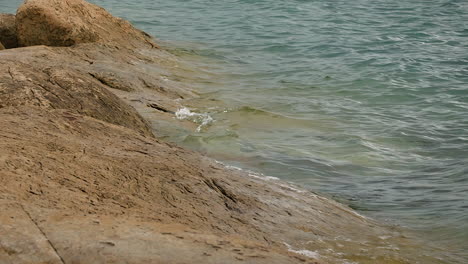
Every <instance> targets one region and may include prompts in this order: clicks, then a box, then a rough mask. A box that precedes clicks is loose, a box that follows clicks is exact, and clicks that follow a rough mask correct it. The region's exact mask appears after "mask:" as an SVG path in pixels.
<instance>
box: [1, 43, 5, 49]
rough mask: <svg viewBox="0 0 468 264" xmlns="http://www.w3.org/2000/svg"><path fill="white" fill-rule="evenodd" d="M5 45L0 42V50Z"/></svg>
mask: <svg viewBox="0 0 468 264" xmlns="http://www.w3.org/2000/svg"><path fill="white" fill-rule="evenodd" d="M4 49H5V47H4V46H3V44H2V43H1V42H0V50H4Z"/></svg>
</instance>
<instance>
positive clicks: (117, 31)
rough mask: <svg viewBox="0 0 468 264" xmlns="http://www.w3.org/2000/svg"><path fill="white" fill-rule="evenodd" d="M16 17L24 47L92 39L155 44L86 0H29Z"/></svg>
mask: <svg viewBox="0 0 468 264" xmlns="http://www.w3.org/2000/svg"><path fill="white" fill-rule="evenodd" d="M16 20H17V30H18V42H19V45H20V46H23V47H24V46H33V45H47V46H64V47H68V46H73V45H76V44H79V43H91V42H100V43H114V44H117V45H118V46H120V47H136V46H142V45H143V46H148V47H156V44H154V42H153V40H152V38H151V37H150V36H149V35H148V34H146V33H144V32H143V31H141V30H138V29H136V28H134V27H133V26H132V25H131V24H130V23H129V22H127V21H125V20H123V19H120V18H116V17H114V16H112V15H111V14H109V13H108V12H107V11H106V10H104V9H103V8H101V7H98V6H96V5H94V4H91V3H88V2H86V1H83V0H28V1H26V2H25V3H24V4H23V5H22V6H20V8H19V9H18V12H17V15H16Z"/></svg>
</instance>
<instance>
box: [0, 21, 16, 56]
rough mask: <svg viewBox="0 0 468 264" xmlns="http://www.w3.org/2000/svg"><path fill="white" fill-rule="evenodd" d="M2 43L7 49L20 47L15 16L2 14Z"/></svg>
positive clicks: (0, 40)
mask: <svg viewBox="0 0 468 264" xmlns="http://www.w3.org/2000/svg"><path fill="white" fill-rule="evenodd" d="M0 42H1V43H2V44H3V46H4V47H5V48H7V49H12V48H16V47H18V40H17V37H16V21H15V15H11V14H0Z"/></svg>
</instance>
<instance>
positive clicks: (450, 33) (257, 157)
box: [0, 0, 468, 259]
mask: <svg viewBox="0 0 468 264" xmlns="http://www.w3.org/2000/svg"><path fill="white" fill-rule="evenodd" d="M3 1H4V0H2V3H0V8H2V10H5V7H7V10H6V11H10V12H11V11H12V10H13V7H16V6H17V5H18V4H19V2H20V1H16V2H15V1H8V3H7V4H5V3H3ZM93 2H95V3H97V4H99V5H101V6H104V7H105V8H107V9H108V10H110V11H111V12H112V13H114V14H116V15H118V16H121V17H123V18H126V19H128V20H130V21H131V22H132V23H134V24H135V25H136V26H137V27H139V28H141V29H143V30H145V31H147V32H149V33H151V34H152V35H154V36H156V37H157V38H158V39H160V40H161V41H164V42H165V43H166V45H167V46H168V47H171V48H172V52H173V53H174V54H177V55H178V56H180V57H182V58H186V59H187V60H188V61H191V62H192V63H193V64H195V65H197V66H198V67H199V70H200V72H201V73H200V75H199V76H198V77H197V78H193V77H192V78H188V79H187V80H190V81H191V82H192V85H193V87H194V88H196V89H197V90H198V91H199V92H200V93H201V96H200V98H198V99H197V100H192V101H187V102H183V103H184V104H185V105H186V106H187V107H189V108H190V109H191V110H192V111H193V112H200V113H206V114H208V115H210V116H211V117H212V118H213V120H214V121H213V122H212V123H211V124H209V125H206V126H203V127H201V131H200V132H197V131H183V132H179V133H177V134H176V135H175V136H174V135H172V136H168V139H169V140H173V141H176V142H178V143H180V144H182V145H185V146H189V147H191V148H194V149H197V150H200V151H203V152H206V153H208V154H209V155H211V156H214V157H216V158H218V159H220V160H224V161H227V162H229V163H231V164H235V165H238V166H240V167H243V168H248V169H252V170H255V171H258V172H261V173H263V174H265V175H269V176H276V177H279V178H281V179H285V180H288V181H291V182H294V183H297V184H300V185H302V186H304V187H306V188H308V189H311V190H314V191H318V192H321V193H326V194H328V195H331V196H333V197H335V198H336V199H338V200H340V201H343V202H344V203H347V204H349V205H350V206H352V207H354V208H356V209H357V210H359V211H360V212H362V213H364V214H366V215H370V216H372V217H376V218H378V219H381V220H385V221H389V222H390V223H394V224H398V225H402V226H407V227H409V228H410V229H412V230H416V231H420V232H421V234H424V235H425V236H427V237H429V238H430V239H432V240H438V241H440V242H441V243H446V244H448V245H449V247H450V248H451V250H452V251H453V252H455V253H458V254H460V255H464V254H466V253H465V252H467V251H468V2H467V1H457V0H444V1H442V0H426V1H413V0H410V1H396V0H386V1H383V0H375V1H370V0H356V1H342V0H336V1H324V0H308V1H306V0H290V1H280V0H269V1H265V0H256V1H253V0H236V1H235V0H219V1H207V0H184V1H181V0H172V1H162V0H139V1H130V0H94V1H93ZM8 8H9V9H8ZM174 47H177V48H174ZM168 135H169V133H168ZM464 256H465V257H466V258H467V259H468V257H467V256H466V255H464Z"/></svg>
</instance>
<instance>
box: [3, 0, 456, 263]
mask: <svg viewBox="0 0 468 264" xmlns="http://www.w3.org/2000/svg"><path fill="white" fill-rule="evenodd" d="M51 6H54V7H56V8H58V10H59V15H57V13H54V11H52V10H51ZM82 10H86V12H87V15H86V16H84V17H79V16H77V14H81V13H82ZM15 23H16V29H17V31H18V32H16V34H17V36H18V40H19V43H20V46H23V47H21V48H11V49H7V50H2V51H0V60H2V65H1V66H0V67H1V69H2V71H0V72H1V73H0V115H1V118H0V126H1V127H2V130H1V131H0V137H1V138H2V142H1V144H2V148H1V150H0V171H1V174H0V182H1V183H2V185H1V187H0V190H1V192H0V193H1V195H0V207H1V208H2V209H1V210H2V212H4V214H2V216H1V218H0V223H1V225H0V232H1V233H2V234H4V236H2V237H1V238H0V249H1V250H0V260H1V262H2V263H3V262H5V263H41V262H43V263H123V262H127V263H245V262H247V263H376V261H377V262H379V263H418V262H420V263H453V262H450V260H448V262H445V261H442V260H439V259H438V256H433V255H432V254H431V250H432V249H431V248H429V247H428V246H427V245H423V244H420V241H417V240H412V239H411V238H408V237H407V236H406V235H405V234H404V233H402V232H401V231H400V230H396V229H392V228H390V227H386V226H384V225H381V224H379V223H377V222H375V221H374V220H372V219H369V218H366V217H362V216H360V215H359V214H358V213H356V212H355V211H353V210H352V209H350V208H348V207H346V206H344V205H341V204H339V203H337V202H335V201H332V200H330V199H327V198H324V197H321V196H318V195H315V194H312V193H310V192H308V191H303V192H297V190H295V189H296V187H294V186H289V184H288V183H286V182H282V181H279V184H272V183H270V182H268V181H265V180H264V179H262V178H256V177H250V176H249V175H248V174H249V173H248V172H245V171H235V170H232V169H229V168H227V167H226V166H224V165H222V164H219V163H217V162H215V161H214V160H212V159H210V158H207V157H205V156H202V155H201V154H199V153H196V152H192V151H188V150H185V149H182V148H180V147H177V146H175V145H173V144H169V143H166V142H164V141H162V140H159V139H158V138H157V137H155V136H154V135H153V133H155V131H156V133H157V128H156V129H154V127H153V128H152V127H151V126H150V124H148V119H147V116H148V115H151V117H152V118H158V119H159V120H161V121H163V122H164V123H166V124H168V125H169V124H171V123H174V113H176V112H177V110H178V109H180V108H181V107H182V106H181V105H180V104H179V102H178V100H180V99H184V98H191V97H196V93H195V92H193V91H191V90H190V87H180V83H177V82H172V81H171V80H170V79H168V78H165V76H168V75H171V70H173V69H175V68H177V67H178V62H177V60H178V59H177V57H175V56H174V55H172V54H170V53H168V52H166V51H164V50H163V49H161V48H159V47H158V45H157V44H155V43H154V41H153V39H152V38H151V37H150V36H149V35H147V34H146V33H144V32H142V31H139V30H137V29H135V28H133V27H132V26H131V25H130V24H129V23H128V22H125V21H122V20H121V19H117V18H114V17H112V16H111V15H110V14H108V13H107V12H106V11H105V10H104V9H101V8H98V7H96V6H94V5H91V4H88V3H86V2H84V1H81V0H66V1H59V0H30V1H28V3H26V4H24V5H23V6H21V7H20V9H19V10H18V14H17V17H16V22H15ZM96 24H97V25H98V26H96ZM22 25H23V26H22ZM37 25H46V26H37ZM76 28H78V29H79V30H75V29H76ZM109 32H112V33H109ZM182 125H186V126H188V127H191V128H193V126H194V124H192V123H191V122H188V121H187V122H182ZM19 237H21V238H22V239H18V238H19ZM31 248H32V249H33V250H28V249H31ZM416 252H418V254H419V255H416Z"/></svg>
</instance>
